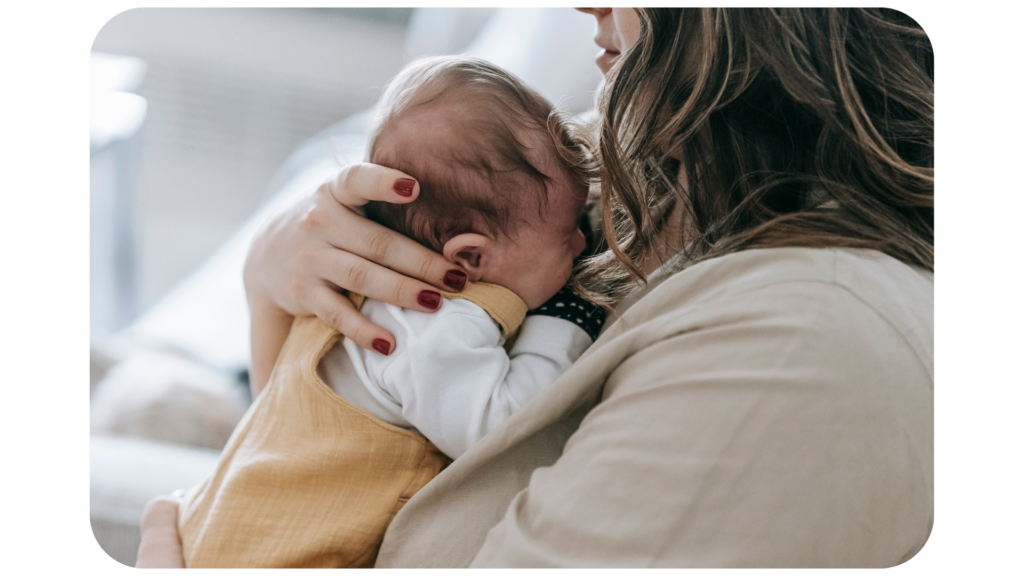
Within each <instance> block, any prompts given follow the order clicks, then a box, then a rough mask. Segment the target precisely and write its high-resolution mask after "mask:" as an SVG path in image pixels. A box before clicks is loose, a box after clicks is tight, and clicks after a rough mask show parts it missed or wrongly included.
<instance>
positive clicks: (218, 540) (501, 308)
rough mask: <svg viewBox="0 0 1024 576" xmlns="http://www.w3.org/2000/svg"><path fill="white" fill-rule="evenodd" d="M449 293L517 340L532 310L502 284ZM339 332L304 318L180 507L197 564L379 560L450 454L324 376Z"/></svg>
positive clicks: (188, 557)
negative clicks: (368, 408) (412, 502)
mask: <svg viewBox="0 0 1024 576" xmlns="http://www.w3.org/2000/svg"><path fill="white" fill-rule="evenodd" d="M445 297H446V298H464V299H466V300H469V301H471V302H473V303H475V304H477V305H479V306H480V307H481V308H483V309H484V310H486V311H487V312H488V314H490V315H491V317H492V318H494V320H495V322H497V323H498V325H499V327H500V328H501V331H502V334H503V335H506V339H507V340H509V341H511V340H512V338H511V337H510V335H514V333H515V331H516V330H517V329H518V327H519V325H520V324H521V323H522V321H523V318H524V317H525V314H526V304H525V303H523V301H522V300H520V299H519V297H518V296H516V295H515V294H513V293H512V292H510V291H509V290H507V289H505V288H502V287H501V286H497V285H494V284H485V283H475V284H468V285H467V286H466V289H465V290H463V292H461V293H459V294H452V293H445ZM352 300H353V301H354V302H355V303H356V305H357V307H358V306H361V305H362V300H363V299H362V298H361V297H359V296H358V295H353V298H352ZM339 337H340V335H339V334H338V332H337V331H335V330H334V329H333V328H331V327H330V326H328V325H327V324H324V323H323V322H321V321H320V320H319V319H317V318H315V317H314V318H296V319H295V321H294V323H293V324H292V328H291V332H290V333H289V334H288V338H287V340H286V341H285V343H284V346H283V348H282V349H281V353H280V355H279V356H278V359H277V364H275V366H274V370H273V372H272V373H271V375H270V381H269V382H268V383H267V386H266V388H265V389H264V390H263V392H262V393H261V394H260V395H259V396H258V397H257V398H256V400H255V401H254V402H253V405H252V406H251V407H250V408H249V411H248V412H246V414H245V416H244V417H243V418H242V421H241V422H240V423H239V424H238V426H237V427H236V428H235V431H234V432H233V433H232V435H231V438H230V439H229V440H228V444H227V446H226V447H225V448H224V451H223V453H222V454H221V457H220V460H219V461H218V463H217V468H216V471H215V472H214V474H213V475H212V476H211V477H210V478H208V479H207V480H206V481H204V482H203V483H201V484H198V485H196V486H195V487H193V488H192V489H191V490H189V491H188V492H187V493H186V495H185V499H184V501H183V502H182V504H181V507H180V509H179V513H178V531H179V533H180V534H181V541H182V549H183V553H184V557H185V565H186V566H187V567H189V568H215V567H221V568H249V567H308V568H314V567H321V568H328V567H370V566H373V563H374V561H375V560H376V557H377V550H378V549H379V547H380V543H381V540H382V539H383V537H384V531H385V530H386V529H387V526H388V523H390V522H391V519H392V517H394V515H395V513H397V512H398V510H399V509H401V507H402V505H404V504H405V502H406V501H407V500H408V499H409V498H410V497H412V495H413V494H415V493H416V492H417V491H418V490H419V489H420V488H422V487H423V486H424V485H425V484H426V483H427V482H428V481H430V479H432V478H433V477H434V476H436V475H437V474H438V473H439V472H440V471H441V470H442V469H443V468H444V467H445V466H446V465H447V464H448V463H449V462H450V460H449V459H448V457H446V456H445V455H444V454H442V453H441V452H440V451H438V449H437V448H436V447H435V446H434V445H433V444H432V443H431V442H429V441H427V440H426V439H425V438H423V437H422V436H419V435H417V434H415V433H413V432H410V431H408V430H403V429H402V428H398V427H397V426H393V425H391V424H388V423H386V422H384V421H382V420H380V419H379V418H377V417H375V416H372V415H370V414H369V413H368V412H365V411H363V410H361V409H359V408H356V407H354V406H352V405H350V404H349V403H348V402H346V401H345V400H343V399H342V398H341V397H340V396H338V395H337V394H335V393H334V391H333V390H331V389H330V388H329V387H328V386H327V385H326V384H324V382H323V381H322V380H321V379H320V378H319V377H318V376H317V373H316V368H317V365H318V364H319V363H320V359H321V358H322V357H323V355H324V354H325V353H326V352H327V351H328V350H329V349H330V348H331V347H332V346H334V345H335V343H336V342H337V341H338V339H339Z"/></svg>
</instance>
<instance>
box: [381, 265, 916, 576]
mask: <svg viewBox="0 0 1024 576" xmlns="http://www.w3.org/2000/svg"><path fill="white" fill-rule="evenodd" d="M932 293H933V277H932V274H930V273H927V272H924V271H921V270H918V269H914V268H911V267H909V266H906V265H904V264H902V263H900V262H898V261H896V260H894V259H892V258H889V257H887V256H884V255H881V254H879V253H876V252H870V251H859V250H825V249H809V248H779V249H764V250H751V251H746V252H742V253H739V254H733V255H729V256H725V257H722V258H718V259H715V260H711V261H708V262H704V263H700V264H697V265H693V266H691V267H689V268H688V269H686V270H684V271H682V272H679V273H677V274H675V275H673V276H671V277H670V278H668V279H667V280H664V281H663V282H661V283H660V284H658V283H656V282H652V284H651V286H649V287H648V288H647V289H646V290H645V292H644V293H643V294H642V295H641V296H642V297H640V298H639V299H637V300H636V301H635V303H634V304H633V305H632V306H631V307H629V308H628V309H627V310H626V311H625V312H624V313H623V315H622V317H621V319H620V320H618V321H616V322H615V323H614V324H613V325H611V326H610V327H609V328H608V329H607V330H606V332H605V333H604V334H603V335H602V336H601V337H600V338H599V339H598V340H597V342H596V343H595V344H594V345H593V346H592V347H591V348H590V349H589V350H588V351H587V352H586V353H585V354H584V355H583V357H581V358H580V359H579V361H577V363H576V364H575V365H574V366H573V367H572V368H571V369H570V370H569V371H568V372H566V373H565V374H564V375H563V376H562V377H561V378H560V379H559V380H557V381H556V382H555V383H554V384H553V385H552V386H551V387H550V388H549V389H548V390H547V391H546V392H544V393H542V394H541V395H540V396H539V397H537V398H536V399H535V400H534V401H533V402H532V403H531V404H529V405H528V406H526V407H524V408H523V409H522V410H521V411H519V412H517V413H516V414H514V415H513V416H512V417H510V418H509V419H508V420H507V421H506V422H505V423H504V424H503V425H502V426H500V427H499V428H497V429H495V430H494V431H492V432H491V433H490V434H489V435H488V436H486V437H485V438H484V439H483V440H482V441H480V442H479V443H478V444H476V445H475V446H473V447H472V448H471V449H470V450H469V451H468V452H466V453H465V454H464V455H463V456H461V457H460V458H458V459H457V460H456V461H455V462H454V463H453V464H452V465H451V466H449V467H448V468H447V469H446V470H444V471H443V472H442V473H441V474H440V475H439V476H438V477H437V478H435V479H434V480H433V481H431V482H430V483H429V484H428V485H427V486H426V487H425V488H424V489H423V490H421V491H420V492H419V493H418V494H416V496H414V497H413V498H412V499H411V500H410V501H409V502H408V504H407V505H406V506H405V507H404V508H403V509H402V511H401V512H399V513H398V515H397V516H396V517H395V519H394V521H393V522H392V524H391V526H390V527H389V528H388V531H387V533H386V535H385V539H384V543H383V545H382V547H381V550H380V556H379V557H378V561H377V566H378V567H398V566H425V567H427V566H433V567H459V566H470V565H472V566H510V567H533V566H537V567H545V566H627V567H691V566H693V567H717V566H731V567H798V566H808V567H811V566H819V567H823V566H852V567H876V566H877V567H881V566H893V565H896V564H899V563H900V562H903V561H905V560H907V559H908V558H910V557H911V556H913V555H914V554H915V553H916V552H917V551H918V550H919V549H920V548H921V547H922V546H923V545H924V542H925V541H926V540H927V538H928V534H929V532H930V530H931V525H932V494H933V479H932V470H933V453H932V442H933V430H932V421H933V409H932V396H933V373H932V365H933V343H932V331H933V319H932V316H933V294H932Z"/></svg>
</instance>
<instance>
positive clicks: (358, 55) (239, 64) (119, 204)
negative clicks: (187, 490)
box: [89, 8, 601, 565]
mask: <svg viewBox="0 0 1024 576" xmlns="http://www.w3.org/2000/svg"><path fill="white" fill-rule="evenodd" d="M594 31H595V24H594V22H593V18H591V17H589V16H586V15H584V14H581V13H578V12H576V11H574V10H572V9H569V8H551V9H544V8H530V9H490V8H486V9H485V8H478V9H475V8H418V9H403V8H384V9H369V8H365V9H364V8H359V9H356V8H336V9H327V8H308V9H153V8H145V9H135V10H129V11H127V12H124V13H121V14H119V15H117V16H116V17H114V18H113V19H111V20H110V21H109V22H108V23H107V24H106V25H105V26H104V27H103V28H102V29H101V30H100V32H99V33H98V34H97V36H96V39H95V42H94V44H93V51H92V53H91V55H90V82H91V94H90V134H89V137H90V167H91V170H90V328H91V339H90V391H91V392H90V430H91V439H90V446H91V453H90V459H91V465H90V478H91V486H90V495H91V496H90V498H91V500H90V504H91V512H90V516H91V523H92V527H93V532H94V534H95V535H96V539H97V541H98V543H99V544H100V546H101V547H102V548H103V550H105V551H106V552H107V553H108V554H109V555H110V556H111V557H113V558H115V559H116V560H118V561H119V562H122V563H124V564H128V565H133V564H134V561H135V551H136V549H137V547H138V537H139V535H138V521H139V518H140V516H141V511H142V506H143V505H144V503H145V502H146V501H147V500H149V499H150V498H152V497H153V496H156V495H159V494H166V493H169V492H171V491H173V490H175V489H177V488H184V487H187V486H190V485H192V484H195V483H196V482H198V481H199V480H201V479H202V478H204V477H205V476H206V475H207V474H208V473H209V472H210V470H212V468H213V466H214V464H215V462H216V459H217V455H218V453H219V450H220V449H221V448H222V447H223V445H224V443H225V442H226V440H227V438H228V436H229V435H230V433H231V431H232V429H233V428H234V425H235V424H236V423H237V422H238V420H239V419H240V418H241V416H242V414H243V413H244V411H245V410H246V409H247V407H248V405H249V403H250V401H251V397H250V395H249V391H248V385H247V384H248V382H247V367H248V363H249V349H248V348H249V344H248V342H249V340H248V329H249V327H248V310H247V308H246V304H245V298H244V289H243V286H242V279H241V270H242V265H243V263H244V259H245V254H246V251H247V248H248V245H249V242H250V241H251V238H252V235H253V234H254V233H255V231H256V229H257V228H258V226H259V224H260V223H261V222H262V221H264V220H265V219H266V218H267V217H268V216H269V215H271V214H272V213H273V212H274V211H275V210H277V209H278V208H279V207H281V206H282V205H284V204H287V203H288V202H289V201H291V199H294V198H295V197H297V196H299V195H302V194H306V193H308V192H310V191H311V190H313V189H315V188H316V186H318V185H319V184H320V183H321V182H323V181H324V180H325V179H327V178H329V177H331V176H332V175H333V174H334V173H336V172H337V170H338V168H339V167H340V166H341V165H343V164H345V163H347V162H352V161H360V160H362V159H363V152H364V142H365V138H366V130H367V127H368V120H369V118H370V117H371V115H372V112H373V107H374V104H375V102H376V100H377V98H378V96H379V95H380V93H381V90H382V88H383V86H384V85H385V83H386V82H387V80H388V79H389V78H391V77H392V76H394V75H395V74H396V73H397V72H398V71H399V70H400V69H401V68H402V66H404V65H405V64H406V63H408V62H410V61H411V60H413V59H415V58H418V57H421V56H426V55H434V54H456V53H468V54H471V55H475V56H479V57H482V58H485V59H487V60H490V61H492V62H494V63H495V64H498V65H499V66H502V67H504V68H506V69H508V70H510V71H511V72H513V73H515V74H516V75H518V76H519V77H520V78H522V79H523V80H524V81H525V82H526V83H527V84H529V85H531V86H533V87H534V88H535V89H537V90H538V91H539V92H541V93H542V94H543V95H545V96H546V97H547V98H548V99H549V100H551V101H552V102H554V103H556V104H557V105H558V106H559V107H561V108H562V109H564V110H567V111H569V112H573V113H579V112H583V111H585V110H587V109H589V108H590V107H591V104H592V102H593V97H594V93H595V90H596V89H597V87H598V84H599V82H600V79H601V77H600V73H599V72H598V70H597V68H596V66H595V65H594V55H595V54H596V52H597V50H598V49H597V47H596V46H595V45H594V44H593V40H592V38H593V35H594Z"/></svg>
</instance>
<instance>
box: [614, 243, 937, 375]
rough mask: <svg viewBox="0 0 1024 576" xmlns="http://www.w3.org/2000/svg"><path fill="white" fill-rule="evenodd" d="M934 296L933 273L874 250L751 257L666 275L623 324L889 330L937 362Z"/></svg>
mask: <svg viewBox="0 0 1024 576" xmlns="http://www.w3.org/2000/svg"><path fill="white" fill-rule="evenodd" d="M654 280H659V279H656V278H655V279H654ZM933 288H934V279H933V275H932V273H930V272H928V271H925V270H922V269H920V268H916V267H912V266H909V265H907V264H904V263H903V262H900V261H898V260H896V259H894V258H892V257H890V256H887V255H885V254H882V253H879V252H876V251H872V250H852V249H823V248H768V249H757V250H746V251H743V252H738V253H734V254H729V255H726V256H722V257H719V258H715V259H712V260H707V261H704V262H700V263H697V264H693V265H691V266H688V267H686V268H684V269H682V270H680V271H677V272H674V273H670V274H666V275H665V277H664V278H663V279H660V282H658V283H657V285H656V286H654V287H652V288H651V289H650V290H648V291H646V292H645V293H644V294H642V296H640V297H639V298H637V299H636V300H635V302H634V303H633V304H632V306H630V307H629V308H628V309H627V310H625V311H624V312H623V313H622V317H623V318H624V319H626V320H627V325H633V326H637V325H641V324H648V325H649V326H650V327H651V328H652V329H654V327H655V326H657V327H661V328H659V329H666V330H672V329H673V328H671V327H670V326H673V325H675V324H680V325H691V324H694V323H704V324H705V325H707V324H714V323H717V322H731V321H733V320H734V319H735V320H736V321H749V322H757V321H759V320H758V319H765V318H773V319H774V320H776V321H777V320H780V319H785V320H786V321H787V322H791V323H792V324H793V325H795V326H804V327H807V329H808V330H810V331H824V330H827V331H830V332H837V331H841V332H847V333H849V334H850V336H851V337H863V338H871V337H874V335H875V334H877V333H878V332H879V331H881V330H886V331H889V332H894V333H895V335H898V337H899V338H900V339H901V340H902V341H904V342H905V343H906V344H907V345H908V346H909V347H911V348H912V349H913V350H914V352H915V353H916V354H917V355H918V356H919V357H922V358H930V357H931V356H932V332H933V312H934V299H933ZM869 325H870V326H871V329H870V330H869V329H868V328H867V326H869Z"/></svg>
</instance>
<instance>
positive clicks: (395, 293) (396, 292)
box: [381, 282, 419, 306]
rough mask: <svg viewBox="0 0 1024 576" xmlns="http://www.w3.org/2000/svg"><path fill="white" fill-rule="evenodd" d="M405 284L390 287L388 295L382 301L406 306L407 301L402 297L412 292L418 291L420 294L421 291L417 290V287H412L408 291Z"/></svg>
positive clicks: (413, 299)
mask: <svg viewBox="0 0 1024 576" xmlns="http://www.w3.org/2000/svg"><path fill="white" fill-rule="evenodd" d="M405 284H406V283H405V282H402V283H396V284H393V285H391V286H389V287H388V289H387V293H386V294H385V295H384V296H383V297H382V298H381V299H382V300H384V301H385V302H389V303H391V304H395V305H397V306H405V300H404V299H403V298H402V296H403V295H404V294H406V293H407V292H411V291H412V290H416V292H419V290H417V289H416V287H415V286H410V287H409V289H408V290H407V289H406V288H405ZM411 300H412V301H415V297H413V298H411Z"/></svg>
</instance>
